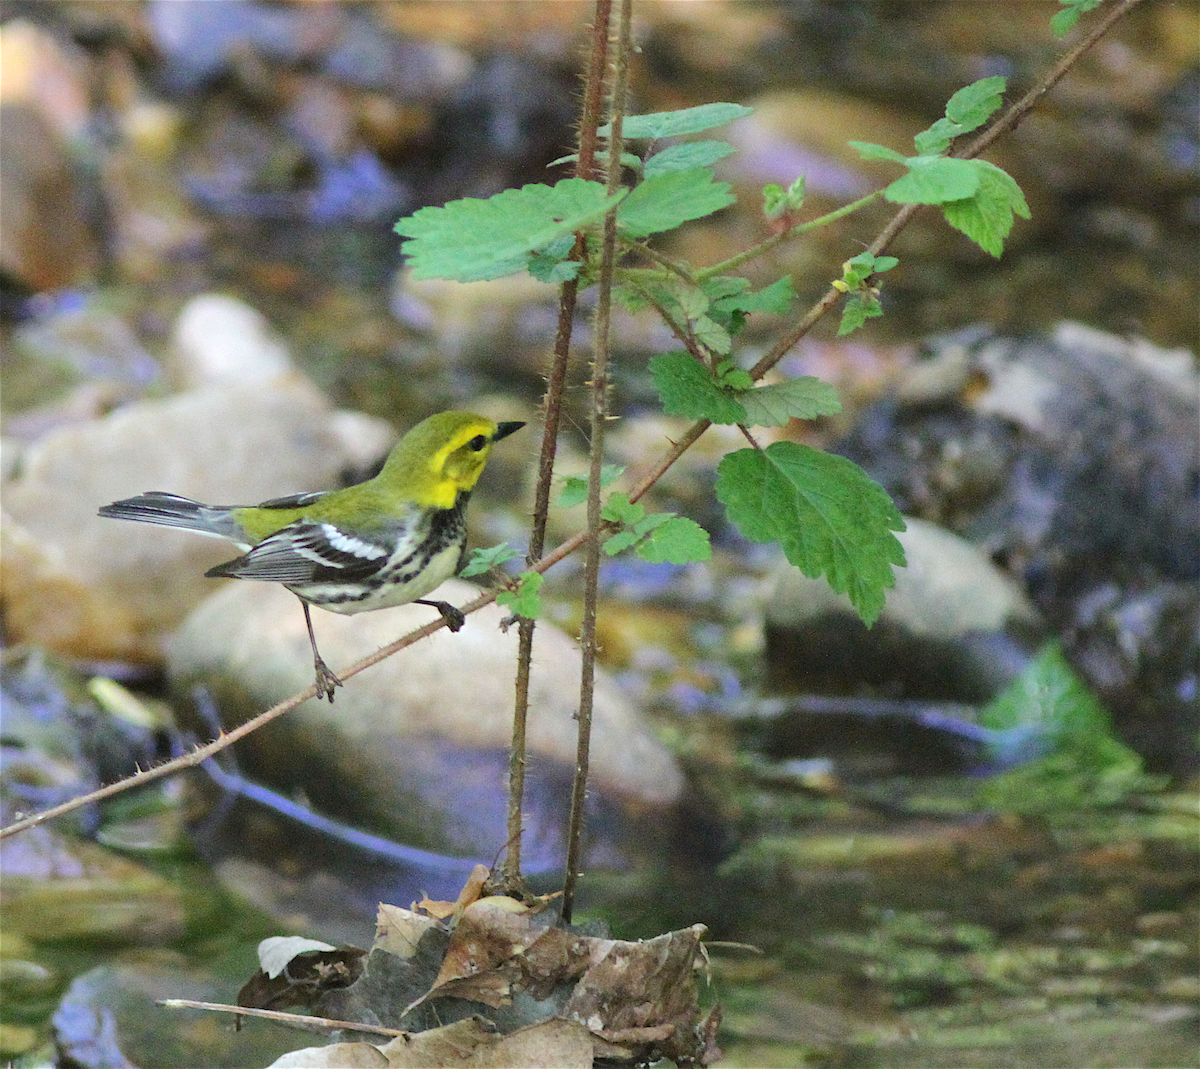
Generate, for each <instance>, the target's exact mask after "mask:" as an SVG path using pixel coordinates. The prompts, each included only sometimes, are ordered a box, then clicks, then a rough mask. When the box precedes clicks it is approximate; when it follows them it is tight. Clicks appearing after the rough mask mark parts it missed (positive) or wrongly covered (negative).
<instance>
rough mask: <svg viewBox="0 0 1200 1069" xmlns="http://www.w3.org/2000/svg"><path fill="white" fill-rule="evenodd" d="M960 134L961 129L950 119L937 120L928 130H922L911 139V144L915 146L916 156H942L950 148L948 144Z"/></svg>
mask: <svg viewBox="0 0 1200 1069" xmlns="http://www.w3.org/2000/svg"><path fill="white" fill-rule="evenodd" d="M962 132H963V127H962V126H961V125H960V124H959V123H956V122H953V121H952V120H950V119H938V121H937V122H935V123H934V124H933V125H932V126H931V127H930V128H929V129H928V130H922V131H921V132H920V133H919V134H917V136H916V137H914V138H913V144H914V145H916V146H917V155H918V156H940V155H942V153H944V152H945V151H946V149H948V148H949V147H950V142H951V141H953V140H954V139H955V138H956V137H958V135H959V134H961V133H962Z"/></svg>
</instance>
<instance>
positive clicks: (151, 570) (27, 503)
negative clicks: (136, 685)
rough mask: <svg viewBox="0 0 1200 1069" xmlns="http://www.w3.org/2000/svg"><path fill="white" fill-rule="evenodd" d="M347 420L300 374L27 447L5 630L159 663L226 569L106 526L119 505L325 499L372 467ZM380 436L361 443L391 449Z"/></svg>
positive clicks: (142, 411) (200, 546) (209, 555)
mask: <svg viewBox="0 0 1200 1069" xmlns="http://www.w3.org/2000/svg"><path fill="white" fill-rule="evenodd" d="M362 426H363V424H362V422H361V421H354V422H353V424H352V429H353V430H355V432H356V434H357V435H358V437H357V438H356V439H355V440H354V441H352V442H348V441H347V440H346V437H345V430H346V421H344V420H342V419H340V418H339V416H338V415H337V414H336V413H335V412H334V411H333V410H332V408H331V406H330V405H329V403H328V402H327V401H326V400H325V398H324V397H323V396H321V395H320V394H319V393H318V392H317V391H316V390H315V389H314V388H313V387H312V386H310V385H308V384H307V383H306V382H305V381H303V380H301V379H300V378H299V377H298V376H297V377H295V378H293V379H290V380H287V381H285V382H282V383H279V384H277V385H275V386H273V387H272V388H271V389H269V390H268V389H264V388H263V387H262V386H261V385H256V386H246V387H235V388H212V389H207V390H201V391H196V392H193V393H188V394H182V395H179V396H177V397H172V398H169V399H167V400H163V401H146V402H141V403H137V404H132V405H129V406H127V407H125V408H122V409H119V410H118V411H116V412H113V413H112V414H110V415H108V416H106V417H104V418H103V419H100V420H96V421H95V422H92V423H88V424H84V425H81V426H78V427H69V428H65V429H63V430H60V431H58V432H55V433H53V434H50V435H48V436H46V437H45V438H43V439H42V440H41V441H39V442H37V443H36V445H34V446H31V447H30V448H29V449H28V451H27V452H26V454H25V455H24V458H23V460H22V463H21V466H20V470H19V472H18V474H17V475H16V477H14V478H12V479H10V480H9V481H8V482H7V483H6V484H5V486H4V509H5V513H6V516H7V522H6V523H5V524H4V527H3V539H4V543H3V545H4V550H3V560H2V563H3V575H4V612H5V623H6V627H7V628H8V633H9V635H10V637H11V638H13V639H14V640H16V641H30V642H37V643H40V644H42V645H45V646H47V647H49V648H51V649H55V650H58V651H60V652H64V653H70V654H72V655H75V656H83V657H93V658H117V659H129V660H141V661H155V660H157V659H158V657H159V656H160V645H161V642H162V638H163V635H164V634H165V633H168V632H169V631H170V630H172V629H173V628H174V626H175V625H176V624H177V623H178V622H179V621H180V620H181V619H182V618H183V617H184V616H185V615H186V613H187V612H188V610H189V609H190V608H191V607H192V606H193V605H195V604H196V603H197V602H198V601H200V600H201V599H202V598H203V597H205V596H206V595H207V594H210V593H211V592H212V590H213V582H212V580H207V579H204V577H203V573H204V571H205V570H206V569H207V568H209V567H211V566H212V565H213V564H216V563H218V562H220V561H222V560H227V559H228V558H229V555H230V554H229V551H228V549H227V548H223V547H220V546H219V545H218V544H217V543H216V542H215V541H214V540H212V539H206V538H199V537H178V538H172V537H170V534H178V533H179V532H170V534H168V536H167V537H162V535H163V534H164V533H166V532H162V531H152V530H150V529H149V528H145V529H144V530H142V529H138V530H136V531H135V530H134V529H133V528H131V527H129V526H128V525H126V524H122V523H117V522H115V521H112V520H105V519H101V518H99V517H98V516H97V515H96V510H97V509H98V508H99V507H100V506H101V505H105V504H108V503H109V502H111V501H115V500H118V499H119V498H122V497H128V496H131V495H133V494H137V493H142V492H144V491H146V490H154V489H162V490H170V491H171V492H174V493H182V494H185V495H188V496H193V497H195V498H197V499H198V500H202V501H213V502H234V503H237V502H247V503H253V502H256V501H263V500H266V499H267V498H270V497H278V496H279V495H280V494H281V493H288V492H298V491H302V490H317V489H327V488H329V487H331V486H335V485H337V483H338V481H339V477H340V475H341V474H342V472H343V470H344V469H346V468H347V467H350V466H358V465H361V464H365V463H366V462H367V458H366V457H365V456H364V455H363V454H362V450H363V448H364V442H363V441H362V436H361V429H362ZM383 438H384V435H383V433H382V427H381V430H380V431H379V432H377V433H376V437H375V440H374V441H373V442H370V443H366V444H367V447H368V450H369V453H370V454H371V455H373V456H379V455H381V454H382V453H383V452H384V451H385V449H384V448H381V446H383V445H384V441H383Z"/></svg>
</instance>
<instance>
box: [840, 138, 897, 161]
mask: <svg viewBox="0 0 1200 1069" xmlns="http://www.w3.org/2000/svg"><path fill="white" fill-rule="evenodd" d="M846 144H847V145H849V146H850V147H851V148H852V149H856V150H857V151H858V154H859V155H860V156H861V157H862V158H863V159H864V160H888V161H890V162H891V163H907V162H908V157H907V156H905V155H904V154H903V153H902V152H897V151H896V150H895V149H894V148H888V147H887V145H876V144H874V143H873V142H870V141H847V142H846Z"/></svg>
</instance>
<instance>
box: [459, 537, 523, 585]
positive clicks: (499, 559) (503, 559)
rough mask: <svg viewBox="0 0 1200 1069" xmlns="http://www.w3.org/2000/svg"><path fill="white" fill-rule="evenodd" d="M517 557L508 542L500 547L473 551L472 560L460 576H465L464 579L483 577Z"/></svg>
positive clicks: (470, 559) (464, 567)
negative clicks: (474, 576) (476, 576)
mask: <svg viewBox="0 0 1200 1069" xmlns="http://www.w3.org/2000/svg"><path fill="white" fill-rule="evenodd" d="M517 556H518V553H517V551H516V550H515V549H513V548H512V546H510V545H509V544H508V543H507V542H501V543H500V545H498V546H489V547H488V548H486V549H483V548H480V549H473V550H472V551H471V556H470V558H469V559H468V561H467V563H466V564H465V565H464V566H463V569H462V571H461V572H459V573H458V574H459V575H461V576H463V578H469V577H470V576H472V575H483V574H484V573H485V572H489V571H491V570H492V568H496V567H499V566H500V565H501V564H506V563H507V562H508V561H510V560H513V559H514V558H515V557H517Z"/></svg>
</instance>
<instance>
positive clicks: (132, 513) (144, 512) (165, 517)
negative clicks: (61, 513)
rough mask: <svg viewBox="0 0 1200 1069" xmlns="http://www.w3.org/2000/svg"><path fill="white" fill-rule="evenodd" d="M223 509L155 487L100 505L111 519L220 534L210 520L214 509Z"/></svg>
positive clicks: (102, 512)
mask: <svg viewBox="0 0 1200 1069" xmlns="http://www.w3.org/2000/svg"><path fill="white" fill-rule="evenodd" d="M222 511H225V510H220V509H213V508H212V507H211V506H209V505H202V504H201V503H200V502H199V501H193V500H192V499H191V498H189V497H180V496H179V495H178V494H164V493H162V492H161V491H158V490H155V491H152V492H151V493H148V494H138V496H137V497H127V498H125V499H124V500H122V501H114V502H113V503H112V504H111V505H105V506H103V507H102V508H101V509H100V515H101V516H106V517H108V518H109V519H113V520H140V521H141V522H143V523H157V524H161V525H162V526H164V527H184V528H186V529H187V530H189V531H201V532H203V533H205V534H213V535H222V536H223V532H222V531H220V529H219V528H218V526H217V525H216V524H215V523H214V522H213V521H214V516H213V513H214V512H216V513H219V512H222Z"/></svg>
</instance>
